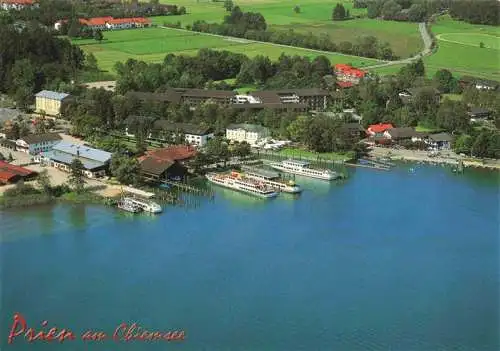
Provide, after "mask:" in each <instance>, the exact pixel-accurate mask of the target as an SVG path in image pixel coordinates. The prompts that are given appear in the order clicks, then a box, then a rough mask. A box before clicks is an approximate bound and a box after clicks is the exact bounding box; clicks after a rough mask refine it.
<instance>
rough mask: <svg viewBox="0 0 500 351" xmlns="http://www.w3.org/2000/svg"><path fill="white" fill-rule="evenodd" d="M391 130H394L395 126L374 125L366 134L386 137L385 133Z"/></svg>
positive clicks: (386, 124) (387, 124) (385, 124)
mask: <svg viewBox="0 0 500 351" xmlns="http://www.w3.org/2000/svg"><path fill="white" fill-rule="evenodd" d="M391 128H394V126H393V125H392V124H390V123H379V124H372V125H371V126H369V127H368V129H367V130H366V134H368V135H369V136H372V137H384V132H385V131H386V130H388V129H391Z"/></svg>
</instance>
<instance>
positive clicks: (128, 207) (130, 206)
mask: <svg viewBox="0 0 500 351" xmlns="http://www.w3.org/2000/svg"><path fill="white" fill-rule="evenodd" d="M117 207H118V208H119V209H121V210H124V211H127V212H132V213H139V212H141V211H142V208H141V207H140V206H139V205H137V204H135V203H134V202H132V201H131V199H130V198H122V199H120V200H119V201H118V204H117Z"/></svg>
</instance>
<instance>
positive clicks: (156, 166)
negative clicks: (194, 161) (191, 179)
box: [139, 146, 196, 181]
mask: <svg viewBox="0 0 500 351" xmlns="http://www.w3.org/2000/svg"><path fill="white" fill-rule="evenodd" d="M195 155H196V150H195V149H194V148H193V147H190V146H171V147H167V148H163V149H157V150H154V151H149V152H147V153H146V155H144V156H143V157H140V158H139V166H140V172H141V176H142V177H144V178H146V179H149V180H156V181H158V180H162V179H169V178H174V179H179V178H184V177H185V176H186V174H187V168H186V167H185V166H184V165H183V162H184V161H187V160H189V159H191V158H193V157H194V156H195Z"/></svg>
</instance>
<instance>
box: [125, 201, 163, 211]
mask: <svg viewBox="0 0 500 351" xmlns="http://www.w3.org/2000/svg"><path fill="white" fill-rule="evenodd" d="M125 199H126V200H127V201H129V202H130V203H132V204H134V205H136V206H138V207H140V208H141V209H142V211H144V212H149V213H161V212H162V211H163V209H162V208H161V206H160V205H159V204H157V203H156V202H153V201H150V200H144V199H139V198H136V197H126V198H125Z"/></svg>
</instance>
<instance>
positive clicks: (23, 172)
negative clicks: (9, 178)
mask: <svg viewBox="0 0 500 351" xmlns="http://www.w3.org/2000/svg"><path fill="white" fill-rule="evenodd" d="M0 171H3V172H10V173H13V174H17V175H20V176H23V177H24V176H27V175H30V174H33V173H36V172H33V171H32V170H30V169H27V168H24V167H20V166H16V165H13V164H10V163H8V162H5V161H0Z"/></svg>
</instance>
